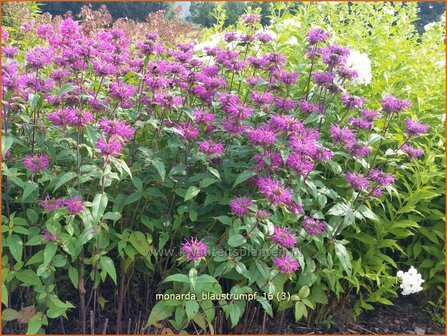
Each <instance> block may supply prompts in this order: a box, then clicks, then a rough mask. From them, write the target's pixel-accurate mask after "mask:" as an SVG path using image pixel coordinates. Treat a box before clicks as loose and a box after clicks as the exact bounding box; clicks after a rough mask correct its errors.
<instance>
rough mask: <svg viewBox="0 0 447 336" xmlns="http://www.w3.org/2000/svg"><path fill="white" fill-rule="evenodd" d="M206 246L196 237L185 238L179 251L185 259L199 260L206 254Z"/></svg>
mask: <svg viewBox="0 0 447 336" xmlns="http://www.w3.org/2000/svg"><path fill="white" fill-rule="evenodd" d="M207 249H208V247H207V246H206V244H205V243H204V242H202V241H201V240H198V239H197V238H191V240H186V241H185V242H184V243H183V244H182V247H181V251H182V253H183V254H184V256H185V257H186V259H187V260H200V259H201V258H203V257H205V256H206V252H207Z"/></svg>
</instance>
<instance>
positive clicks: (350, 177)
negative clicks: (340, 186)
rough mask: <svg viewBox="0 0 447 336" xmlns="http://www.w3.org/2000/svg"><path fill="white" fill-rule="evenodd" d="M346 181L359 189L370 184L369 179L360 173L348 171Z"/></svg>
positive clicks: (363, 188)
mask: <svg viewBox="0 0 447 336" xmlns="http://www.w3.org/2000/svg"><path fill="white" fill-rule="evenodd" d="M346 181H347V182H348V183H349V185H350V186H351V187H352V188H354V189H355V190H358V191H361V190H365V189H366V188H368V186H369V181H368V179H367V178H366V177H364V176H363V175H362V174H360V173H352V172H347V173H346Z"/></svg>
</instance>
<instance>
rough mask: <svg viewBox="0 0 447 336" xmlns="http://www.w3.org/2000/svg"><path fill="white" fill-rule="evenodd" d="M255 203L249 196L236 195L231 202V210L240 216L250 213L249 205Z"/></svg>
mask: <svg viewBox="0 0 447 336" xmlns="http://www.w3.org/2000/svg"><path fill="white" fill-rule="evenodd" d="M252 205H253V201H252V199H251V198H249V197H245V196H244V197H236V198H235V199H233V200H232V201H231V202H230V209H231V212H232V213H234V214H235V215H237V216H239V217H243V216H244V215H247V214H249V213H250V209H249V207H250V206H252Z"/></svg>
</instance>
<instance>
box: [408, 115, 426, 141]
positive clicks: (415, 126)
mask: <svg viewBox="0 0 447 336" xmlns="http://www.w3.org/2000/svg"><path fill="white" fill-rule="evenodd" d="M405 126H406V131H407V134H408V135H409V136H414V137H418V136H420V135H421V134H422V133H425V132H427V131H428V125H424V124H421V123H419V122H417V121H414V120H411V119H407V120H405Z"/></svg>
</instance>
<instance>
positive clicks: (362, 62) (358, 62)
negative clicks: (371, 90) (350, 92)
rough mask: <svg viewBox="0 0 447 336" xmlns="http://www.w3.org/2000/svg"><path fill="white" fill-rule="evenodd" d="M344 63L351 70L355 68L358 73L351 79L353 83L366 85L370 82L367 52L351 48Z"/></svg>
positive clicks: (369, 61)
mask: <svg viewBox="0 0 447 336" xmlns="http://www.w3.org/2000/svg"><path fill="white" fill-rule="evenodd" d="M346 65H347V66H348V67H349V68H351V69H352V70H355V71H356V72H357V74H358V76H357V77H356V78H354V79H353V80H352V84H353V85H359V84H363V85H368V84H369V83H371V80H372V75H371V60H370V59H369V57H368V55H367V54H365V53H359V52H358V51H356V50H351V51H350V53H349V56H348V59H347V61H346Z"/></svg>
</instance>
